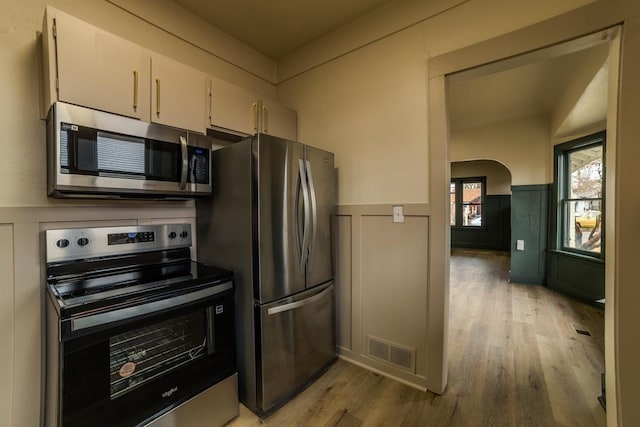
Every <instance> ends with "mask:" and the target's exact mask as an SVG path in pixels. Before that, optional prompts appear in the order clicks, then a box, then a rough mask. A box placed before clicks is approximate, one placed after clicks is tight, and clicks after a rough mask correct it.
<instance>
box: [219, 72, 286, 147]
mask: <svg viewBox="0 0 640 427" xmlns="http://www.w3.org/2000/svg"><path fill="white" fill-rule="evenodd" d="M209 88H210V91H209V94H210V99H209V126H210V127H212V128H214V129H219V130H222V131H232V133H242V134H245V135H253V134H255V133H257V132H260V133H266V134H269V135H274V136H279V137H281V138H286V139H290V140H293V141H295V140H296V138H297V115H296V112H295V111H293V110H290V109H288V108H285V107H282V106H280V105H278V104H276V103H274V102H271V101H266V100H262V99H261V97H260V96H259V95H257V94H255V93H253V92H250V91H248V90H246V89H243V88H241V87H238V86H235V85H233V84H231V83H228V82H226V81H224V80H220V79H218V78H216V77H210V79H209Z"/></svg>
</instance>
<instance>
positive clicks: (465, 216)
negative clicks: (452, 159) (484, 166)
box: [449, 178, 485, 227]
mask: <svg viewBox="0 0 640 427" xmlns="http://www.w3.org/2000/svg"><path fill="white" fill-rule="evenodd" d="M484 182H485V179H484V178H454V179H452V180H451V186H450V191H449V197H450V215H451V219H450V224H451V225H452V226H457V227H481V226H482V225H483V222H482V205H483V203H484Z"/></svg>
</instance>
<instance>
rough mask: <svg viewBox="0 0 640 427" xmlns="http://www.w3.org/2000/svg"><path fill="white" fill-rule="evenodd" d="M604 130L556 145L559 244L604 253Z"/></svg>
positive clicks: (596, 254)
mask: <svg viewBox="0 0 640 427" xmlns="http://www.w3.org/2000/svg"><path fill="white" fill-rule="evenodd" d="M604 143H605V134H604V132H602V133H598V134H595V135H591V136H589V137H586V138H581V139H578V140H576V141H572V142H568V143H566V144H561V145H558V146H556V148H555V156H556V168H557V170H556V191H557V194H558V212H557V221H558V231H559V233H558V244H559V245H558V246H559V247H560V248H561V249H562V250H565V251H569V252H576V253H581V254H583V255H590V256H595V257H601V256H602V244H603V242H604V240H603V236H602V233H603V230H604V176H605V175H604V154H605V153H604V151H605V147H604Z"/></svg>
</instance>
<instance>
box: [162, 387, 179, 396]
mask: <svg viewBox="0 0 640 427" xmlns="http://www.w3.org/2000/svg"><path fill="white" fill-rule="evenodd" d="M176 391H178V387H174V388H172V389H169V390H167V391H165V392H164V393H162V397H169V396H171V395H172V394H173V393H175V392H176Z"/></svg>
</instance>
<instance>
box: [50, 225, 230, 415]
mask: <svg viewBox="0 0 640 427" xmlns="http://www.w3.org/2000/svg"><path fill="white" fill-rule="evenodd" d="M45 239H46V282H47V283H46V295H47V296H46V320H47V326H46V341H47V344H46V347H47V368H46V424H47V425H48V426H80V425H82V426H87V425H91V426H120V425H122V426H132V425H146V424H149V423H154V424H158V425H172V422H171V417H172V414H173V412H175V411H172V409H174V408H177V407H178V406H180V405H182V404H185V403H186V405H190V404H192V401H193V400H194V399H193V398H194V397H195V396H196V395H199V394H200V396H198V398H197V399H201V398H202V396H203V395H204V396H206V399H207V402H206V404H205V405H204V406H205V407H208V408H210V409H209V412H210V413H211V414H212V417H213V418H212V419H210V420H208V421H207V422H208V423H209V425H222V424H224V423H225V422H227V421H229V420H230V419H232V418H234V417H236V416H237V414H238V397H237V379H236V362H235V338H234V334H235V331H234V303H233V291H234V289H233V274H232V272H230V271H228V270H224V269H220V268H215V267H209V266H206V265H203V264H200V263H196V262H193V261H192V260H191V252H190V247H191V228H190V225H189V224H171V225H149V226H131V227H108V228H88V229H87V228H85V229H65V230H48V231H46V233H45ZM202 392H204V393H202ZM201 393H202V394H201ZM187 401H189V402H187ZM180 409H182V408H179V409H178V410H180ZM170 411H172V412H170ZM199 415H200V416H205V415H206V414H204V413H203V414H199ZM187 416H188V415H187ZM203 421H205V420H203Z"/></svg>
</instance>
